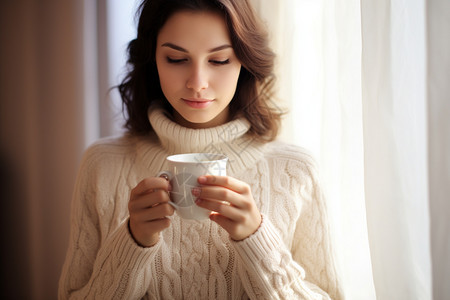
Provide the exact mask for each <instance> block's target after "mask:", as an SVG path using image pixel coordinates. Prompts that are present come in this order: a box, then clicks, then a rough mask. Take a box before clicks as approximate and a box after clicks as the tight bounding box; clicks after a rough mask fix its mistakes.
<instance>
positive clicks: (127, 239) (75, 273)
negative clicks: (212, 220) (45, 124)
mask: <svg viewBox="0 0 450 300" xmlns="http://www.w3.org/2000/svg"><path fill="white" fill-rule="evenodd" d="M97 152H98V151H95V149H94V150H93V149H90V150H89V151H87V154H85V156H84V159H83V161H82V164H81V168H80V171H79V174H78V178H77V181H76V185H75V191H74V194H73V199H72V208H71V210H72V211H71V224H70V226H71V228H70V229H71V233H70V240H69V247H68V250H67V254H66V260H65V263H64V266H63V269H62V274H61V277H60V281H59V292H58V298H59V299H140V298H142V297H143V296H144V295H145V293H146V291H147V288H148V286H149V281H150V278H151V274H149V272H150V270H149V267H148V266H149V262H150V261H152V260H153V258H154V256H155V253H156V252H157V251H158V248H159V247H160V243H158V244H156V245H155V246H153V247H151V248H142V247H140V246H139V245H137V244H136V243H135V241H134V240H133V238H132V237H131V235H130V233H129V230H128V219H127V218H124V220H122V221H121V223H119V224H118V225H117V226H114V227H112V228H111V232H108V233H107V234H106V233H105V232H102V231H101V225H100V223H101V222H105V221H104V216H102V218H100V214H101V211H99V209H98V207H99V205H98V201H99V200H98V198H99V197H100V196H99V192H98V187H97V184H98V183H97V179H96V177H97V176H98V166H97V165H96V164H95V163H94V162H95V156H96V155H99V153H97Z"/></svg>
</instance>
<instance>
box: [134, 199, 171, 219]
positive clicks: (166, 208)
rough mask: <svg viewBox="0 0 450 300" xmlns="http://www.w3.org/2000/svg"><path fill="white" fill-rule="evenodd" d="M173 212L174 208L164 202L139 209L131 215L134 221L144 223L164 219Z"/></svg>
mask: <svg viewBox="0 0 450 300" xmlns="http://www.w3.org/2000/svg"><path fill="white" fill-rule="evenodd" d="M173 214H174V208H173V207H172V206H171V205H169V204H168V203H163V204H159V205H156V206H154V207H151V208H147V209H141V210H137V211H135V212H134V213H133V215H132V216H130V217H132V218H133V221H136V222H140V223H142V222H151V221H154V220H159V219H163V218H165V217H168V216H172V215H173Z"/></svg>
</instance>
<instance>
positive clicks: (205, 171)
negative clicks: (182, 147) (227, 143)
mask: <svg viewBox="0 0 450 300" xmlns="http://www.w3.org/2000/svg"><path fill="white" fill-rule="evenodd" d="M166 161H167V163H168V167H169V168H168V169H169V170H167V171H162V172H159V173H158V175H157V176H158V177H164V178H166V179H167V180H169V181H170V184H171V186H172V190H171V191H170V200H171V202H169V204H170V205H172V206H173V207H174V208H175V209H176V212H177V214H178V215H179V216H180V217H182V218H185V219H194V220H203V219H207V218H208V217H209V214H210V213H211V211H209V210H207V209H205V208H202V207H200V206H198V205H197V204H195V199H196V197H195V196H194V195H192V189H193V188H194V187H197V186H199V184H198V182H197V178H198V177H200V176H202V175H217V176H225V175H226V169H227V161H228V158H227V157H226V156H225V155H222V154H213V153H188V154H177V155H171V156H168V157H167V158H166Z"/></svg>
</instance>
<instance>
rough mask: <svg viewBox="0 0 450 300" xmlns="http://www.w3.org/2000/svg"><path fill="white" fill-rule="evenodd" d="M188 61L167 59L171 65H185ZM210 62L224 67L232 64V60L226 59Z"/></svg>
mask: <svg viewBox="0 0 450 300" xmlns="http://www.w3.org/2000/svg"><path fill="white" fill-rule="evenodd" d="M186 61H187V59H185V58H182V59H172V58H170V57H167V62H168V63H170V64H181V63H184V62H186ZM209 62H210V63H212V64H214V65H220V66H222V65H226V64H229V63H230V60H229V59H226V60H210V61H209Z"/></svg>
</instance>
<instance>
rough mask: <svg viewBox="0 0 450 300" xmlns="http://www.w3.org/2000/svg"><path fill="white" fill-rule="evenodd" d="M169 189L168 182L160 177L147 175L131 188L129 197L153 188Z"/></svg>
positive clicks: (147, 191)
mask: <svg viewBox="0 0 450 300" xmlns="http://www.w3.org/2000/svg"><path fill="white" fill-rule="evenodd" d="M157 189H163V190H166V191H167V190H168V189H169V182H168V181H167V180H165V179H164V178H161V177H148V178H145V179H143V180H142V181H141V182H139V183H138V184H137V185H136V187H135V188H134V189H132V190H131V198H134V197H137V196H139V195H142V194H146V193H150V192H151V191H153V190H157Z"/></svg>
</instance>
